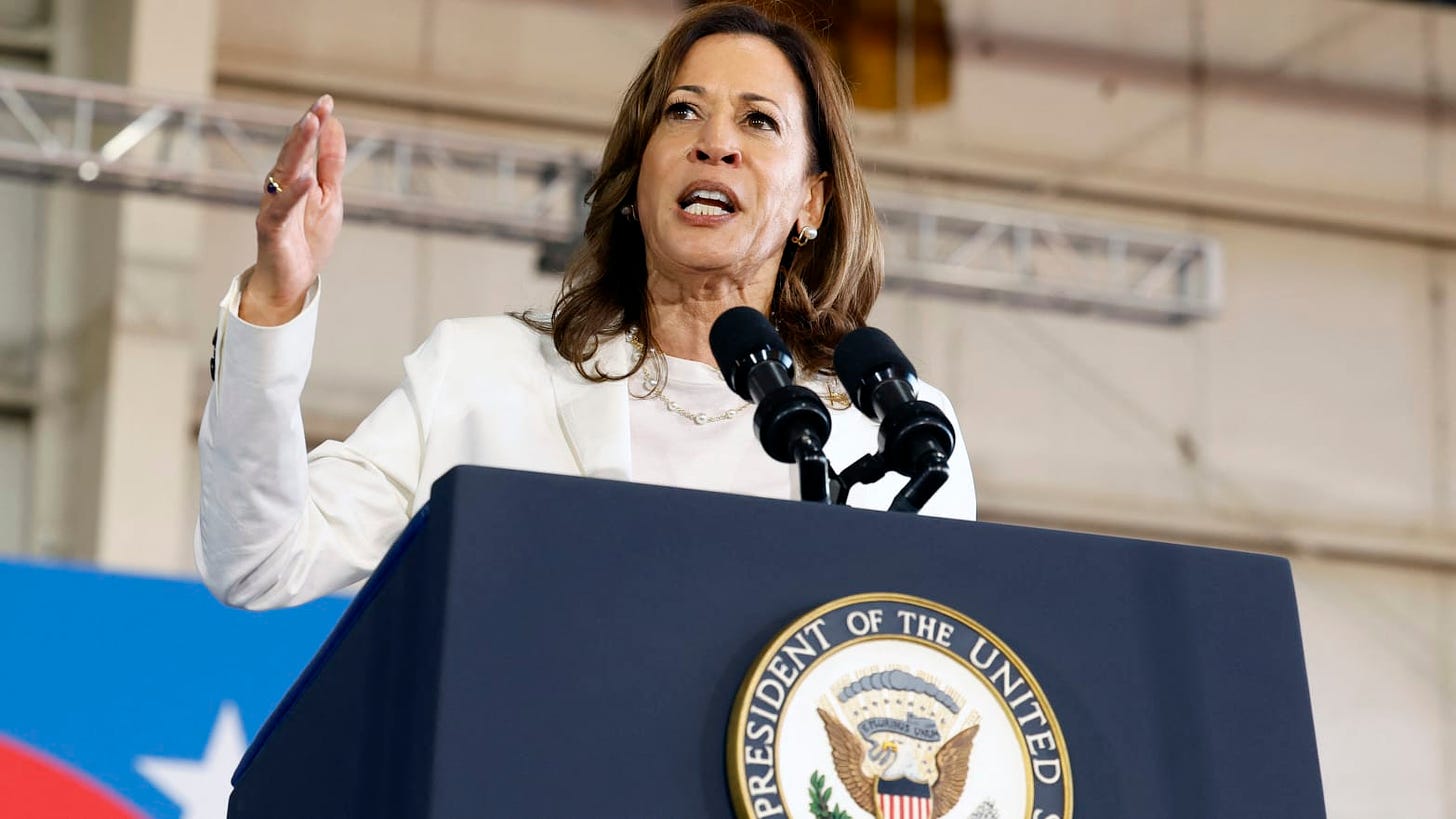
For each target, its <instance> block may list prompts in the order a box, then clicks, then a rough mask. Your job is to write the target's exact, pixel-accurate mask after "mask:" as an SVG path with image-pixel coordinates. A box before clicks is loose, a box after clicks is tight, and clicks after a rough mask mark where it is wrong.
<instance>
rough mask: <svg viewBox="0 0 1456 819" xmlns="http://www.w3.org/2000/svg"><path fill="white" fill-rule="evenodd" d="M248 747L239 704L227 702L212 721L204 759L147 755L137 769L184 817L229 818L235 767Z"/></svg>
mask: <svg viewBox="0 0 1456 819" xmlns="http://www.w3.org/2000/svg"><path fill="white" fill-rule="evenodd" d="M247 748H248V741H247V738H246V737H245V736H244V735H243V718H242V717H241V716H240V715H239V714H238V706H237V704H236V703H232V702H224V703H223V704H222V707H221V708H219V709H218V711H217V721H215V722H214V723H213V724H212V734H211V735H210V736H209V737H208V738H207V749H206V750H204V751H203V752H202V759H199V760H193V759H170V758H167V757H156V756H143V757H138V758H137V761H136V769H137V772H138V773H140V774H141V775H142V776H144V777H146V778H147V780H148V781H149V782H151V783H152V785H153V786H154V787H156V789H157V790H159V791H161V792H162V793H164V794H166V795H167V798H168V799H171V800H172V801H173V802H176V803H177V805H178V806H179V807H181V808H182V819H227V803H228V796H229V795H231V794H232V791H233V785H232V782H231V780H232V776H233V770H234V769H236V768H237V767H238V762H239V761H241V760H242V758H243V752H244V751H245V750H247Z"/></svg>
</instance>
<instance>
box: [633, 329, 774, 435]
mask: <svg viewBox="0 0 1456 819" xmlns="http://www.w3.org/2000/svg"><path fill="white" fill-rule="evenodd" d="M627 340H628V341H630V342H631V343H632V349H634V350H636V351H637V359H638V360H639V361H640V360H642V359H643V358H644V357H645V356H647V355H648V354H649V353H652V352H656V351H655V350H648V349H646V348H644V347H643V345H642V339H640V338H639V337H638V336H637V328H636V327H633V328H631V329H630V330H628V331H627ZM657 370H658V362H657V361H653V362H651V363H650V364H646V365H644V366H643V367H642V389H643V394H642V395H634V396H632V397H633V398H651V397H653V396H656V397H657V400H659V401H661V402H662V405H663V406H664V407H666V408H667V410H668V411H669V412H671V413H673V414H674V415H680V416H682V417H683V418H686V419H688V420H689V421H692V422H693V423H694V424H697V425H698V426H705V425H707V424H716V423H717V422H719V421H731V420H733V419H734V418H736V417H738V413H740V412H743V411H744V410H746V409H748V408H749V407H750V406H752V404H753V402H752V401H744V402H743V403H742V404H740V405H739V406H736V407H734V408H732V409H730V410H725V411H723V412H720V413H718V414H717V415H709V414H708V413H706V412H697V411H694V410H690V409H688V408H687V407H684V406H683V405H682V404H679V403H678V402H676V401H674V400H673V399H671V398H669V397H667V392H666V391H665V390H662V389H660V388H659V385H660V384H661V383H662V380H661V379H660V378H659V377H658V373H657ZM719 378H720V379H721V378H722V376H721V375H720V376H719ZM723 386H724V387H725V388H726V387H727V386H728V385H727V384H726V383H725V384H724V385H723Z"/></svg>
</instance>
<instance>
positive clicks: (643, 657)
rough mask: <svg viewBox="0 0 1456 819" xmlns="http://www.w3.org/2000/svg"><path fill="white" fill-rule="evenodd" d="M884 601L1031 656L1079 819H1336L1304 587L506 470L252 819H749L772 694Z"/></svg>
mask: <svg viewBox="0 0 1456 819" xmlns="http://www.w3.org/2000/svg"><path fill="white" fill-rule="evenodd" d="M864 592H897V593H903V594H909V595H915V596H918V597H923V598H928V599H930V600H934V601H936V602H938V603H941V604H943V605H945V606H949V607H951V608H953V609H957V610H959V611H961V612H963V613H965V614H966V615H968V616H970V617H972V618H975V619H976V620H977V621H979V622H980V623H981V624H984V625H985V626H986V627H988V628H989V629H991V630H993V631H994V632H996V633H997V634H998V635H1000V637H1001V638H1003V639H1004V640H1006V641H1007V643H1008V644H1010V645H1012V646H1014V647H1015V650H1016V651H1017V653H1019V654H1020V656H1021V658H1022V660H1024V661H1025V662H1026V663H1027V665H1028V667H1030V668H1032V669H1034V672H1035V674H1036V676H1037V678H1038V679H1039V681H1040V683H1041V686H1042V688H1043V689H1044V691H1045V693H1046V696H1047V699H1048V701H1049V702H1051V703H1052V704H1053V707H1054V708H1055V709H1056V715H1057V717H1058V718H1059V720H1060V724H1061V728H1062V731H1063V734H1064V737H1065V743H1066V747H1067V749H1068V753H1069V756H1070V759H1071V760H1072V764H1073V781H1074V789H1075V816H1076V817H1078V818H1079V819H1103V818H1104V817H1106V818H1107V819H1138V818H1140V817H1147V819H1169V817H1179V819H1214V818H1215V817H1218V818H1219V819H1223V818H1224V817H1228V818H1229V819H1233V818H1234V817H1237V819H1257V818H1259V817H1269V819H1275V818H1276V817H1277V819H1293V818H1294V817H1323V816H1324V815H1325V814H1324V803H1323V797H1322V793H1321V786H1320V776H1319V767H1318V760H1317V756H1316V752H1315V741H1314V726H1313V723H1312V720H1311V715H1310V706H1309V693H1308V685H1307V681H1306V676H1305V668H1304V656H1303V650H1302V647H1301V641H1300V631H1299V621H1298V616H1297V613H1296V610H1295V601H1294V589H1293V585H1292V582H1291V577H1290V570H1289V565H1288V563H1287V562H1286V561H1284V560H1282V559H1279V558H1274V557H1269V556H1263V555H1253V554H1245V553H1238V552H1229V551H1222V550H1215V549H1204V548H1194V547H1188V546H1174V545H1168V544H1162V543H1152V542H1146V541H1134V540H1124V539H1118V538H1108V537H1098V536H1091V535H1082V534H1073V533H1067V532H1054V531H1044V530H1038V529H1029V528H1020V527H1010V526H999V525H992V524H983V523H981V524H971V523H964V522H958V521H949V520H940V519H935V518H920V517H916V516H912V515H907V514H899V513H883V512H865V511H859V510H853V509H845V508H835V507H824V506H814V505H809V504H799V503H790V502H781V501H767V500H760V499H754V498H745V497H736V496H727V495H717V494H712V493H704V492H693V491H687V490H677V489H667V488H661V487H652V486H643V485H636V484H627V483H617V482H611V481H597V480H587V479H581V478H567V477H559V476H551V475H541V474H534V473H522V472H510V471H503V470H493V469H484V468H478V467H461V468H457V469H455V470H452V471H451V472H450V473H448V474H447V475H445V476H444V477H443V478H441V479H440V481H439V482H438V483H437V484H436V485H435V488H434V492H433V495H432V500H431V502H430V505H429V507H427V509H426V510H425V511H424V512H421V514H420V515H419V516H418V517H417V518H416V519H415V520H414V521H413V522H412V523H411V524H410V526H409V528H408V529H407V530H406V531H405V532H404V534H403V535H402V536H401V537H400V539H399V542H398V543H396V544H395V546H394V548H393V549H392V550H391V552H390V553H389V555H388V556H387V557H386V558H385V560H384V562H383V563H382V564H381V566H380V567H379V570H378V571H377V572H376V573H375V574H374V576H373V577H372V578H371V579H370V581H369V582H368V584H366V586H365V588H364V589H363V591H361V593H360V594H359V596H358V597H357V599H356V600H355V601H354V603H353V604H352V606H351V607H350V608H349V610H348V612H347V613H346V614H345V615H344V617H343V619H342V620H341V621H340V623H339V625H338V627H337V628H336V629H335V631H334V633H333V634H332V635H331V636H330V637H329V639H328V640H327V641H326V643H325V644H324V646H323V647H322V648H321V650H320V651H319V653H318V655H317V656H316V657H315V659H314V661H313V662H312V663H311V664H310V665H309V667H308V668H307V669H306V670H305V671H304V673H303V674H302V675H301V676H300V678H299V680H298V681H297V682H296V683H295V685H294V687H293V689H292V690H291V691H290V692H289V694H288V695H287V696H286V697H285V699H284V701H283V702H282V703H281V704H280V705H279V707H278V709H277V711H276V712H275V713H274V714H273V716H272V717H271V718H270V719H269V721H268V723H267V724H266V725H265V726H264V728H263V730H262V731H261V732H260V734H259V735H258V737H257V739H256V740H255V741H254V743H253V746H252V747H251V748H250V749H249V751H248V755H247V756H246V757H245V758H244V760H243V762H242V764H241V765H240V766H239V768H238V770H237V773H236V774H235V775H234V779H233V782H234V786H235V787H234V792H233V796H232V801H231V804H230V810H229V814H228V815H229V817H231V818H232V819H254V818H255V817H257V818H259V819H261V818H262V817H267V819H282V818H283V817H310V818H311V819H313V818H315V817H390V819H401V818H403V817H409V818H410V819H436V818H438V819H444V818H445V817H481V816H489V817H495V816H500V817H722V819H730V817H732V816H733V809H732V802H731V799H730V796H729V789H728V785H727V778H726V774H725V770H726V764H725V753H726V751H725V746H726V738H727V732H728V720H729V714H730V711H731V709H732V706H733V701H734V697H735V694H736V693H737V691H738V688H739V685H740V684H741V683H742V681H743V678H744V675H745V674H746V673H747V671H748V669H749V668H750V667H751V666H752V665H753V663H754V660H755V657H756V656H757V655H758V653H759V652H760V650H761V649H762V648H763V647H764V646H765V645H767V644H768V643H769V642H770V641H771V640H772V639H773V638H774V636H775V635H776V634H777V633H778V632H779V630H780V629H781V628H783V627H784V626H785V625H786V624H788V623H790V622H791V621H793V620H794V619H795V618H797V617H799V616H800V615H802V614H804V613H805V612H807V611H809V610H812V609H814V608H815V607H816V606H819V605H821V604H823V603H825V602H826V601H829V600H832V599H835V598H840V597H844V596H847V595H852V594H859V593H864ZM1003 819H1012V818H1011V817H1003ZM1015 819H1021V818H1020V817H1016V818H1015Z"/></svg>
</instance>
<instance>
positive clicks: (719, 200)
mask: <svg viewBox="0 0 1456 819" xmlns="http://www.w3.org/2000/svg"><path fill="white" fill-rule="evenodd" d="M809 144H810V134H809V120H808V116H807V111H806V110H805V100H804V90H803V88H801V87H800V85H799V80H798V77H797V76H796V75H795V74H794V69H793V67H792V66H791V65H790V64H789V61H788V59H787V58H786V57H784V55H783V53H782V52H780V51H779V49H778V47H777V46H775V45H774V44H773V43H771V42H770V41H768V40H766V39H764V38H762V37H757V36H753V35H732V34H714V35H710V36H708V37H704V38H703V39H701V40H698V41H697V42H696V43H694V44H693V46H692V48H691V49H690V50H689V51H688V53H687V57H686V58H685V59H684V60H683V63H682V66H681V67H680V68H679V69H678V72H677V76H676V77H675V78H674V79H673V83H672V88H671V90H670V91H669V93H668V96H667V102H666V104H665V106H664V110H663V112H662V114H661V119H660V120H659V121H658V123H657V127H656V130H654V131H653V133H652V137H651V139H649V140H648V143H647V150H646V152H645V153H644V154H643V156H642V169H641V174H640V176H639V178H638V183H637V210H638V216H639V218H640V219H641V222H642V234H643V237H644V239H645V240H646V244H647V263H648V270H649V271H650V272H651V273H653V274H661V273H669V274H673V273H676V274H683V273H686V274H702V273H716V274H728V275H730V276H732V277H733V278H735V279H738V280H745V279H752V278H754V277H755V276H764V275H766V276H768V277H769V281H770V282H771V281H772V277H773V276H775V275H777V271H778V265H779V261H780V259H781V257H782V255H783V250H784V242H785V241H786V240H787V239H788V237H789V235H790V233H791V232H792V231H793V229H794V225H795V222H798V223H799V224H801V225H806V226H812V227H817V226H818V225H819V224H820V222H821V220H822V217H823V213H824V196H825V190H824V188H825V184H824V179H825V175H824V174H822V173H821V174H812V175H811V174H810V172H809V154H810V149H809Z"/></svg>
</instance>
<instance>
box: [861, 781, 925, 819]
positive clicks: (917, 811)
mask: <svg viewBox="0 0 1456 819" xmlns="http://www.w3.org/2000/svg"><path fill="white" fill-rule="evenodd" d="M875 805H876V807H878V808H879V809H880V811H879V819H931V813H930V786H929V785H927V784H925V783H923V782H916V781H915V780H913V779H881V780H880V781H878V782H876V783H875Z"/></svg>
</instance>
